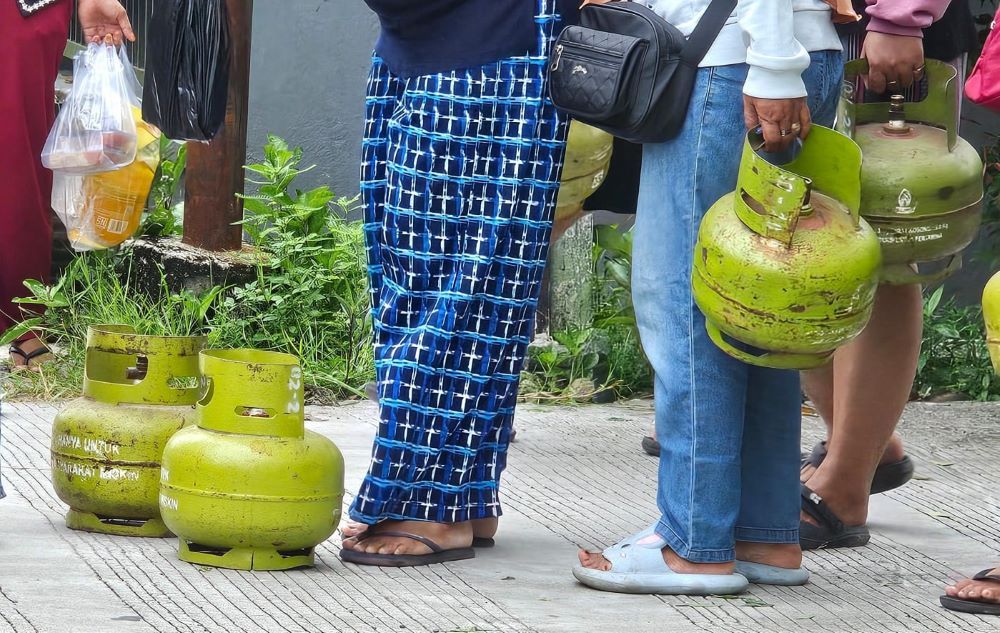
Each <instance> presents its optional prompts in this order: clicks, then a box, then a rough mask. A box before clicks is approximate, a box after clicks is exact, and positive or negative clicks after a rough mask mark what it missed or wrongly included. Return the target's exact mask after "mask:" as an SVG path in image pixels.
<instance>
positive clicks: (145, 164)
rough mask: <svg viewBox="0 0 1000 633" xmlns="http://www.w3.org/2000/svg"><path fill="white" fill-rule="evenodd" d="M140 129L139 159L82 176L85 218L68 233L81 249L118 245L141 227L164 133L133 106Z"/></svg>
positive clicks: (80, 212)
mask: <svg viewBox="0 0 1000 633" xmlns="http://www.w3.org/2000/svg"><path fill="white" fill-rule="evenodd" d="M132 115H133V117H134V118H135V121H136V128H137V130H138V145H137V147H138V151H137V152H136V157H135V160H134V161H133V162H132V163H131V164H130V165H127V166H125V167H122V168H121V169H117V170H115V171H109V172H105V173H101V174H94V175H91V176H86V177H84V178H83V179H82V185H81V191H80V192H79V194H80V195H79V197H78V198H77V204H82V205H83V208H81V209H78V210H77V217H78V218H79V220H81V221H80V222H79V223H77V225H76V226H67V227H66V228H67V233H68V236H69V239H70V241H71V242H72V243H73V246H74V248H76V249H77V250H97V249H104V248H111V247H114V246H118V245H119V244H121V243H122V242H124V241H125V240H127V239H129V238H130V237H132V235H133V234H134V233H135V232H136V230H137V229H138V228H139V222H140V221H141V220H142V213H143V211H144V210H145V208H146V199H147V198H148V197H149V192H150V190H151V189H152V187H153V178H154V176H155V175H156V169H157V167H158V166H159V164H160V132H159V130H157V129H156V128H155V127H153V126H151V125H148V124H147V123H146V122H144V121H143V120H142V112H141V110H140V109H139V108H135V107H133V109H132Z"/></svg>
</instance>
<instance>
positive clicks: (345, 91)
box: [248, 0, 1000, 302]
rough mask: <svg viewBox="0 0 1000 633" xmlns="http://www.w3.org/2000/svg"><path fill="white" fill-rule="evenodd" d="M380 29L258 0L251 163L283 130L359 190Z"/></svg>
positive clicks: (983, 120) (969, 128) (319, 178)
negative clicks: (370, 75) (368, 82)
mask: <svg viewBox="0 0 1000 633" xmlns="http://www.w3.org/2000/svg"><path fill="white" fill-rule="evenodd" d="M413 1H414V2H418V1H419V0H413ZM970 2H971V3H972V5H973V8H974V13H981V12H983V11H984V9H982V8H981V4H980V0H970ZM377 34H378V25H377V20H376V19H375V16H374V15H373V14H372V13H371V12H370V11H369V10H368V8H367V6H366V5H365V4H364V2H363V1H362V0H286V1H282V0H257V1H256V3H255V5H254V33H253V35H254V37H253V47H254V48H253V61H252V76H251V86H250V92H251V94H250V138H249V139H248V152H249V153H250V158H251V160H252V159H253V158H254V157H257V156H259V155H260V149H261V147H263V145H264V142H265V139H266V137H267V134H268V133H269V132H270V133H273V134H278V135H280V136H283V137H284V138H285V139H286V140H287V141H288V142H289V143H291V144H293V145H299V146H302V148H303V149H304V150H305V163H306V165H311V164H316V165H317V167H316V169H315V170H314V171H313V172H312V173H310V174H308V175H307V176H304V177H303V179H302V181H301V182H300V183H299V186H300V188H305V187H309V186H315V185H318V184H328V185H330V186H331V187H332V188H333V190H334V192H335V193H337V194H339V195H343V196H353V195H354V194H356V193H357V191H358V162H359V156H360V144H361V132H362V125H363V99H364V89H365V79H366V76H367V72H368V66H369V61H370V55H371V50H372V45H373V44H374V42H375V38H376V36H377ZM964 119H965V120H964V122H963V128H962V133H963V135H964V136H965V137H966V138H967V139H968V140H969V142H971V143H972V144H973V145H974V146H976V147H982V146H984V145H986V144H987V143H988V142H991V141H990V138H991V135H992V134H996V133H997V132H998V131H1000V129H998V128H1000V125H998V124H1000V117H997V116H996V115H993V114H988V113H986V112H985V111H983V110H982V109H977V108H975V107H970V106H969V104H967V109H966V111H965V117H964ZM969 255H970V256H971V251H970V253H969ZM988 273H989V271H988V270H986V269H985V267H984V266H983V265H981V264H980V265H977V264H975V263H973V262H967V268H966V271H965V272H964V273H962V274H960V275H959V276H957V277H956V278H954V279H953V280H952V281H951V282H949V287H950V288H951V289H952V290H953V291H955V292H956V294H958V296H959V297H960V299H961V300H963V301H967V302H977V301H978V300H979V293H980V292H981V290H982V286H983V283H984V280H985V278H986V276H987V275H988Z"/></svg>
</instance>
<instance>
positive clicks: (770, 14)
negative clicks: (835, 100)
mask: <svg viewBox="0 0 1000 633" xmlns="http://www.w3.org/2000/svg"><path fill="white" fill-rule="evenodd" d="M710 1H711V0H645V4H646V5H648V6H649V7H650V8H652V9H653V10H654V11H656V12H657V13H659V14H660V15H662V16H663V17H664V18H666V20H667V21H668V22H670V23H671V24H673V25H674V26H675V27H677V28H678V29H680V31H681V32H682V33H683V34H684V35H685V36H688V35H691V32H692V31H693V30H694V27H695V25H697V24H698V21H699V20H700V19H701V16H702V14H703V13H704V12H705V9H707V8H708V5H709V3H710ZM825 50H833V51H839V50H841V46H840V38H839V37H838V36H837V29H836V28H835V27H834V26H833V19H832V17H831V16H830V6H829V5H828V4H826V3H825V2H824V1H823V0H738V2H737V4H736V12H735V13H733V15H732V16H730V18H729V20H728V21H727V22H726V26H725V27H723V29H722V32H721V33H720V34H719V37H718V39H716V40H715V44H713V45H712V48H711V49H710V50H709V51H708V54H707V55H706V56H705V59H704V60H702V62H701V65H702V66H728V65H730V64H742V63H747V64H749V65H750V72H749V74H748V75H747V80H746V83H745V84H744V86H743V92H744V93H745V94H747V95H749V96H751V97H759V98H762V99H787V98H794V97H804V96H806V87H805V84H804V83H803V81H802V71H804V70H805V69H806V68H808V67H809V53H810V52H815V51H825Z"/></svg>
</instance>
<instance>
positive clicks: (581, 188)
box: [556, 121, 615, 219]
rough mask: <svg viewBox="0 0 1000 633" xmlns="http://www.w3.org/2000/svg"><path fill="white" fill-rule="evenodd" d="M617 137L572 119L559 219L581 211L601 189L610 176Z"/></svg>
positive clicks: (563, 174)
mask: <svg viewBox="0 0 1000 633" xmlns="http://www.w3.org/2000/svg"><path fill="white" fill-rule="evenodd" d="M614 140H615V139H614V137H613V136H611V135H610V134H608V133H607V132H605V131H603V130H598V129H597V128H595V127H591V126H589V125H587V124H585V123H580V122H579V121H571V122H570V126H569V136H568V137H567V140H566V158H565V160H564V162H563V171H562V184H561V185H560V187H559V196H558V199H557V200H556V219H562V218H564V217H569V216H572V215H574V214H575V213H577V212H578V211H579V210H580V207H582V206H583V203H584V202H585V201H586V200H587V198H589V197H590V196H592V195H593V194H594V192H595V191H597V190H598V189H600V187H601V185H602V184H603V183H604V179H605V178H606V177H607V175H608V166H609V165H610V164H611V153H612V151H613V150H614Z"/></svg>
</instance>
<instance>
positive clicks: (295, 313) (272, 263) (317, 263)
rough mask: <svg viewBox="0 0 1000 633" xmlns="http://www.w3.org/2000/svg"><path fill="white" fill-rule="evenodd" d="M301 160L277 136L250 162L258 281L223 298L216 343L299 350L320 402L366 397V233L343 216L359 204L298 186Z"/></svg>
mask: <svg viewBox="0 0 1000 633" xmlns="http://www.w3.org/2000/svg"><path fill="white" fill-rule="evenodd" d="M301 161H302V150H301V149H297V148H296V149H291V148H289V147H288V145H287V143H285V141H283V140H282V139H280V138H278V137H275V136H271V137H269V139H268V143H267V145H266V146H265V148H264V160H263V162H261V163H258V164H253V165H248V166H247V170H248V171H249V172H251V173H253V174H255V175H256V176H257V177H258V179H257V180H251V183H252V184H253V185H255V186H256V187H257V192H256V193H255V194H253V195H248V196H245V197H244V204H245V207H246V217H245V220H244V222H243V228H244V230H245V231H246V233H247V234H248V235H249V236H250V238H251V241H252V243H253V245H254V246H255V247H256V248H257V250H258V258H257V261H258V266H257V279H256V280H255V281H253V282H251V283H250V284H248V285H246V286H245V287H241V288H234V289H233V290H232V292H231V294H230V295H229V296H227V297H226V298H225V299H224V301H223V302H222V304H221V306H220V307H219V310H218V315H217V317H216V318H214V319H213V321H212V323H213V326H212V334H211V340H212V341H213V344H216V345H221V346H230V347H237V346H239V347H243V346H249V347H256V348H260V349H270V350H280V351H287V352H290V353H293V354H295V355H297V356H298V357H299V358H300V359H301V360H302V363H303V369H304V373H305V376H306V382H307V384H309V385H310V386H311V396H312V397H313V399H321V400H326V399H331V398H335V397H340V396H343V395H344V394H348V393H350V394H354V395H358V396H362V397H363V395H364V394H363V392H362V391H361V386H362V385H363V384H364V383H365V382H366V381H368V380H370V379H371V377H372V376H373V375H374V358H373V355H372V347H371V320H370V318H369V315H368V309H369V301H370V299H369V296H368V285H367V273H366V270H367V268H366V260H365V252H364V233H363V229H362V226H361V224H360V223H358V222H349V221H348V220H347V219H346V217H347V213H348V212H349V210H350V209H351V206H352V204H353V201H351V200H346V199H342V198H341V199H336V197H335V196H334V194H333V192H331V191H330V189H329V188H328V187H325V186H324V187H318V188H315V189H311V190H309V191H299V190H295V189H293V188H292V186H293V184H294V182H295V180H296V178H297V177H298V176H300V175H302V174H303V173H305V172H307V171H309V169H311V168H306V169H300V168H299V165H300V163H301Z"/></svg>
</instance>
